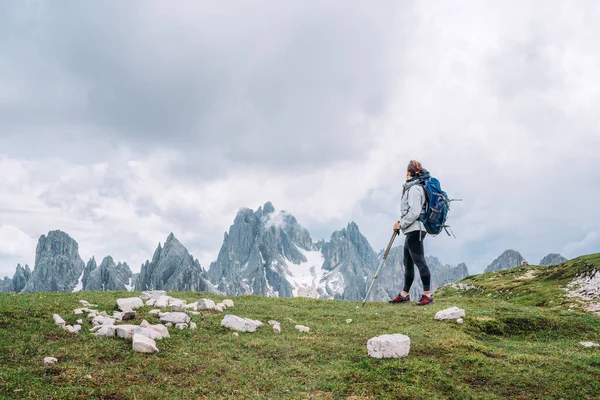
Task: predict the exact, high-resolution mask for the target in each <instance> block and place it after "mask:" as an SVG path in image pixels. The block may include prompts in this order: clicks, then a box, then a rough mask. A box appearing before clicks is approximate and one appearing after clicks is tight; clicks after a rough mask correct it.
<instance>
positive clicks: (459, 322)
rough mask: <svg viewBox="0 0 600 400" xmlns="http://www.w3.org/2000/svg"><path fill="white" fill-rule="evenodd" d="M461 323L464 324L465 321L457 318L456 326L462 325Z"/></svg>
mask: <svg viewBox="0 0 600 400" xmlns="http://www.w3.org/2000/svg"><path fill="white" fill-rule="evenodd" d="M463 322H465V321H464V320H463V319H462V318H458V319H457V320H456V323H457V324H462V323H463Z"/></svg>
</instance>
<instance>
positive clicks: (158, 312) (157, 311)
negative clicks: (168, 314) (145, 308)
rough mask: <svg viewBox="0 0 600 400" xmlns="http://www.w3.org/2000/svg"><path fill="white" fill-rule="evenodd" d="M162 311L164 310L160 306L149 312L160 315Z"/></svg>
mask: <svg viewBox="0 0 600 400" xmlns="http://www.w3.org/2000/svg"><path fill="white" fill-rule="evenodd" d="M161 312H162V311H160V309H159V308H156V309H154V310H150V311H149V312H148V314H150V315H158V314H160V313H161Z"/></svg>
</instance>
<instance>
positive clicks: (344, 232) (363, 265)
mask: <svg viewBox="0 0 600 400" xmlns="http://www.w3.org/2000/svg"><path fill="white" fill-rule="evenodd" d="M78 249H79V246H78V244H77V242H76V241H75V240H74V239H72V238H71V237H70V236H69V235H68V234H66V233H64V232H61V231H51V232H49V233H48V235H47V236H44V235H43V236H41V237H40V239H39V241H38V245H37V249H36V258H35V265H34V268H33V271H31V270H30V268H29V266H27V265H26V266H25V267H22V266H21V265H17V268H16V271H15V274H14V276H13V278H12V279H11V278H8V277H6V278H4V280H0V292H13V293H20V292H42V291H44V292H56V291H59V292H71V291H80V290H84V291H100V290H123V291H124V290H134V289H135V290H138V291H139V290H170V291H203V292H212V293H223V294H226V295H231V296H239V295H247V294H254V295H261V296H274V297H296V296H303V297H312V298H320V299H339V300H361V299H363V298H364V296H365V294H366V287H367V284H368V282H369V281H370V279H371V277H372V275H373V273H374V271H375V269H376V268H377V266H378V264H379V261H380V259H381V257H382V254H383V251H380V252H379V253H376V252H375V251H374V250H373V248H372V247H371V245H370V244H369V242H368V241H367V239H366V238H365V237H364V236H363V235H362V233H361V232H360V230H359V228H358V226H357V225H356V224H355V223H354V222H351V223H349V224H348V225H347V226H346V227H345V228H343V229H341V230H339V231H336V232H333V233H332V235H331V237H330V239H329V241H324V240H321V241H318V242H313V240H312V239H311V236H310V233H309V232H308V230H307V229H306V228H304V227H303V226H302V225H300V223H299V222H298V221H297V220H296V218H295V217H294V216H293V215H292V214H290V213H288V212H286V211H276V210H275V207H273V204H271V203H270V202H268V203H266V204H265V205H264V206H262V207H259V208H258V210H256V211H254V210H251V209H248V208H244V209H241V210H240V211H239V212H238V213H237V215H236V217H235V219H234V221H233V224H232V225H231V227H230V228H229V232H227V233H225V236H224V239H223V245H222V246H221V250H220V252H219V255H218V257H217V260H216V261H214V262H213V263H211V265H210V268H209V269H208V270H205V269H203V268H202V267H201V266H200V263H199V262H198V260H197V259H195V258H194V257H193V256H192V255H191V254H189V252H188V250H187V249H186V248H185V247H184V246H183V245H182V244H181V243H180V242H179V241H178V240H177V239H176V238H175V236H174V235H173V234H172V233H171V234H170V235H169V236H168V237H167V240H166V241H165V243H164V245H161V244H159V245H158V247H157V249H156V251H155V252H154V255H153V257H152V260H147V261H146V262H145V263H144V264H143V265H142V267H141V271H140V273H139V274H133V273H132V271H131V269H130V267H129V266H128V264H127V263H124V262H115V261H114V260H113V258H112V257H110V256H106V257H105V258H104V259H103V260H102V262H101V263H100V265H97V263H96V259H95V258H94V257H92V258H91V259H90V260H89V261H88V262H87V264H86V263H84V262H83V261H82V260H81V257H80V256H79V250H78ZM402 258H403V249H402V246H397V247H394V248H392V250H391V251H390V254H389V256H388V259H387V261H386V265H385V267H384V268H383V270H382V272H381V274H380V277H379V279H378V280H377V282H376V285H375V287H374V291H373V295H372V299H373V300H379V301H386V300H389V299H391V298H393V297H395V296H396V295H397V294H398V292H399V291H400V290H401V289H402V286H403V284H404V265H403V259H402ZM564 261H566V259H565V258H564V257H562V256H560V255H558V254H550V255H548V256H546V257H544V259H542V261H541V262H540V265H553V264H558V263H561V262H564ZM427 262H428V265H429V267H430V269H431V272H432V286H433V289H434V290H435V289H436V288H438V287H440V286H443V285H445V284H447V283H452V282H456V281H458V280H461V279H463V278H464V277H466V276H467V275H468V274H469V272H468V268H467V266H466V265H465V264H464V263H461V264H459V265H457V266H450V265H444V264H442V263H441V262H440V261H439V259H438V258H436V257H433V256H427ZM522 263H523V257H522V256H521V255H520V254H519V253H518V252H516V251H514V250H507V251H506V252H504V253H503V254H502V255H501V256H500V257H498V258H497V259H496V260H494V261H493V262H492V264H490V265H489V266H488V267H487V268H486V272H487V271H497V270H500V269H506V268H513V267H516V266H519V265H521V264H522ZM417 275H418V274H417ZM420 290H421V282H420V279H419V278H417V279H415V283H414V285H413V289H412V290H411V293H412V294H413V296H416V295H417V294H418V292H419V291H420Z"/></svg>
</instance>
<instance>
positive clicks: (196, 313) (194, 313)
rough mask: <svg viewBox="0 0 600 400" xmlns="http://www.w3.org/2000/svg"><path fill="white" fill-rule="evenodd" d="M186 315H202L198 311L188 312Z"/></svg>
mask: <svg viewBox="0 0 600 400" xmlns="http://www.w3.org/2000/svg"><path fill="white" fill-rule="evenodd" d="M187 313H188V314H191V315H202V313H201V312H200V311H188V312H187Z"/></svg>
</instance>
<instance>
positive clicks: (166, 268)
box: [129, 233, 218, 293]
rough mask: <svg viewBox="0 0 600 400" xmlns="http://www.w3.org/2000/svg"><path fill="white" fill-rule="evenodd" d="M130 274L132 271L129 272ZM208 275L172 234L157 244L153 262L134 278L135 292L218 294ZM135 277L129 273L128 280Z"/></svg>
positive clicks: (143, 267) (144, 266) (145, 265)
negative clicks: (162, 291) (160, 291)
mask: <svg viewBox="0 0 600 400" xmlns="http://www.w3.org/2000/svg"><path fill="white" fill-rule="evenodd" d="M129 272H131V271H129ZM205 274H206V272H205V271H204V270H203V269H202V267H201V266H200V263H199V262H198V260H196V259H194V257H192V255H190V253H189V252H188V250H187V249H186V248H185V247H184V246H183V245H182V244H181V242H179V240H177V239H176V238H175V235H173V233H171V234H170V235H169V236H168V237H167V240H166V242H165V244H164V247H163V246H161V244H160V243H159V244H158V247H157V248H156V251H155V252H154V256H153V257H152V261H148V260H146V263H145V264H144V265H142V268H141V271H140V273H139V275H138V276H137V277H136V279H135V290H138V291H142V290H171V291H202V292H213V293H218V291H217V290H216V289H215V288H214V286H213V285H211V284H210V282H209V281H208V280H207V279H206V276H205ZM131 276H132V275H131V274H129V277H131Z"/></svg>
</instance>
